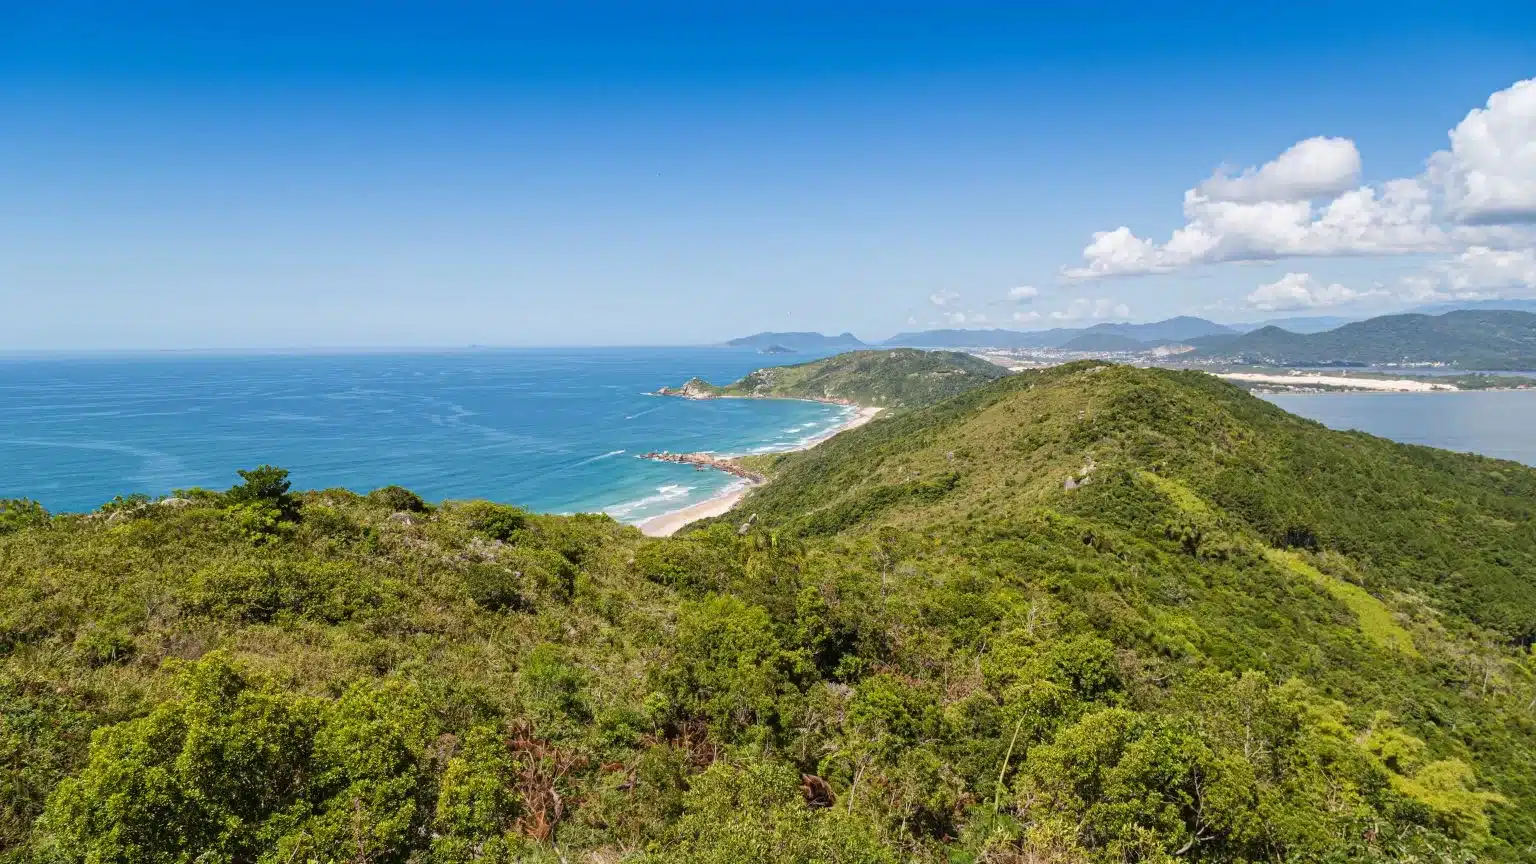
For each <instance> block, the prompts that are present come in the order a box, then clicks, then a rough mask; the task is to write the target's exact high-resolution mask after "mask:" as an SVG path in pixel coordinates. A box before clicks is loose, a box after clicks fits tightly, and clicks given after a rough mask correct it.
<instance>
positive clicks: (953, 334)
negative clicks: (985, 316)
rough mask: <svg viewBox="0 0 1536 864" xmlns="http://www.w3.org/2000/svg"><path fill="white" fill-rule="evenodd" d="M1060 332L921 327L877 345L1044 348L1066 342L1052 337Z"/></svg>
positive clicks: (898, 334)
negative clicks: (922, 328) (918, 329)
mask: <svg viewBox="0 0 1536 864" xmlns="http://www.w3.org/2000/svg"><path fill="white" fill-rule="evenodd" d="M1060 332H1061V331H1059V330H1043V331H1040V332H1035V333H1025V332H1022V331H1019V330H996V329H992V330H921V331H918V332H915V333H897V334H896V335H895V336H892V337H891V338H889V339H887V340H885V341H884V342H882V343H880V344H881V345H884V346H886V347H891V348H1047V347H1054V346H1055V345H1057V344H1060V343H1061V342H1064V341H1066V339H1058V338H1053V337H1052V334H1057V333H1060ZM1075 332H1080V331H1075ZM1067 338H1071V337H1067Z"/></svg>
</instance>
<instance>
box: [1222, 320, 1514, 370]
mask: <svg viewBox="0 0 1536 864" xmlns="http://www.w3.org/2000/svg"><path fill="white" fill-rule="evenodd" d="M1192 356H1195V357H1206V358H1228V359H1232V360H1234V361H1237V362H1243V363H1256V364H1264V365H1274V366H1324V365H1373V364H1388V363H1445V364H1448V365H1451V366H1456V367H1458V368H1461V369H1487V370H1501V369H1506V370H1507V369H1536V315H1533V314H1531V313H1529V312H1506V311H1464V312H1447V313H1445V314H1444V315H1383V316H1381V317H1379V318H1371V319H1369V320H1366V321H1356V322H1354V323H1351V324H1345V325H1344V326H1343V327H1339V328H1337V329H1335V330H1329V331H1327V332H1324V333H1312V334H1300V333H1292V332H1290V331H1288V330H1282V329H1281V328H1279V327H1264V328H1262V329H1259V330H1255V331H1253V332H1252V333H1245V334H1243V335H1242V336H1239V337H1237V338H1236V339H1231V340H1226V341H1222V342H1218V343H1216V344H1211V343H1210V342H1206V344H1203V345H1199V346H1198V351H1197V352H1196V353H1195V354H1194V355H1192Z"/></svg>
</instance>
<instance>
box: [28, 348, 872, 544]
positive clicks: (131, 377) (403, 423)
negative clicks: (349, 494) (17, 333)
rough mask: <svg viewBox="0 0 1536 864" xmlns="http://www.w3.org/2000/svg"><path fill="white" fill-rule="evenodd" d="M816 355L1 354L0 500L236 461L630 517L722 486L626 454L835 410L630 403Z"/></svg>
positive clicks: (733, 444) (138, 481)
mask: <svg viewBox="0 0 1536 864" xmlns="http://www.w3.org/2000/svg"><path fill="white" fill-rule="evenodd" d="M814 356H816V355H807V356H801V355H797V356H796V357H793V358H782V357H764V356H762V355H759V354H756V353H754V352H750V351H736V350H730V349H721V348H666V349H653V348H622V349H619V348H615V349H584V350H574V349H562V350H497V351H466V352H462V353H394V354H327V355H316V356H253V357H220V356H200V355H187V354H171V355H134V356H88V357H75V358H61V357H37V358H23V357H11V358H0V497H29V498H34V499H36V500H38V501H41V502H42V503H43V504H44V506H46V507H48V508H49V509H51V510H54V511H56V512H57V511H84V510H91V509H95V508H96V507H98V506H100V505H101V504H102V503H103V502H106V501H108V500H111V498H112V497H113V496H114V495H118V494H127V493H131V492H144V493H148V494H150V495H163V494H167V493H169V492H170V491H171V490H173V489H179V488H188V487H192V486H202V487H205V488H210V489H224V488H228V487H229V486H231V485H233V484H234V483H236V482H238V480H239V478H238V477H237V476H236V475H235V471H236V469H240V468H249V467H252V466H254V465H257V464H260V463H270V464H273V465H278V466H281V467H284V468H287V469H289V470H290V471H291V472H292V480H293V483H294V486H295V488H302V489H320V488H327V487H332V486H344V487H347V488H349V489H353V490H356V491H359V492H366V491H368V490H370V489H374V488H376V487H379V486H382V485H386V484H389V483H398V484H400V485H402V486H405V487H407V488H409V489H412V490H414V491H416V492H417V493H419V494H421V495H422V496H423V497H425V498H427V499H428V500H431V501H436V500H441V499H445V498H471V497H473V498H489V499H492V500H495V501H502V502H507V503H513V504H519V505H522V506H525V507H529V508H531V509H534V510H539V511H545V512H556V513H559V512H581V511H606V512H608V513H610V514H612V515H613V516H614V517H615V518H617V519H620V520H622V521H630V522H635V521H640V520H642V519H644V518H646V517H649V516H653V515H656V514H659V513H663V512H666V511H669V510H675V509H678V508H679V507H683V506H686V505H688V504H690V503H693V502H695V501H699V500H702V499H704V498H707V497H710V496H711V495H713V494H716V493H718V492H719V491H720V490H722V489H723V488H724V487H725V486H726V485H728V484H729V483H730V482H731V478H729V477H727V476H725V475H722V474H720V473H719V472H715V471H696V470H694V469H692V468H689V467H686V466H681V465H669V464H662V463H657V462H649V461H645V460H641V459H638V458H635V457H636V456H637V455H638V454H640V453H643V452H645V451H648V450H672V451H676V452H692V451H714V452H718V453H746V452H752V451H766V450H771V449H783V448H785V447H789V446H793V445H795V444H797V443H799V442H802V441H804V440H806V439H808V438H811V437H814V436H816V435H818V434H820V433H823V432H825V431H826V430H828V429H829V428H831V427H832V426H835V425H836V424H837V423H839V422H840V421H841V420H842V419H843V418H844V417H845V416H846V413H847V412H846V410H845V409H842V408H839V407H836V406H830V405H820V404H816V403H812V402H799V401H779V400H750V401H749V400H719V401H708V402H694V401H689V400H685V399H673V398H664V397H655V396H646V395H643V394H645V393H646V392H648V391H652V390H655V389H656V388H657V387H660V386H662V385H676V384H680V383H682V382H683V381H685V380H687V379H688V378H689V377H691V376H694V375H700V376H703V377H704V378H707V379H709V380H711V381H715V382H729V381H732V380H735V379H736V378H739V377H741V376H742V375H744V374H746V373H747V372H750V371H751V370H753V369H756V368H759V367H762V366H767V365H776V364H780V363H785V362H797V361H799V360H803V359H811V358H812V357H814Z"/></svg>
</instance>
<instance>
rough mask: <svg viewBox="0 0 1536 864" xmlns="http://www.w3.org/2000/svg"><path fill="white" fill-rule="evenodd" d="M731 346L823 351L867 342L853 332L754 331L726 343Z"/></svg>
mask: <svg viewBox="0 0 1536 864" xmlns="http://www.w3.org/2000/svg"><path fill="white" fill-rule="evenodd" d="M725 344H726V346H728V347H731V348H752V349H755V350H759V351H761V350H764V349H767V348H775V347H777V348H788V349H790V350H791V351H823V350H828V349H833V348H863V347H865V344H864V343H863V342H861V341H859V339H858V337H856V336H854V335H853V334H852V333H840V334H838V335H836V336H826V335H824V334H821V333H810V332H792V333H773V332H767V331H765V332H762V333H754V334H752V335H751V336H742V337H740V338H737V339H732V340H730V341H728V342H726V343H725Z"/></svg>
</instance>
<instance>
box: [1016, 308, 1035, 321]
mask: <svg viewBox="0 0 1536 864" xmlns="http://www.w3.org/2000/svg"><path fill="white" fill-rule="evenodd" d="M1039 320H1040V313H1039V312H1036V311H1035V310H1033V309H1030V310H1028V311H1026V312H1015V313H1013V322H1014V323H1015V324H1028V323H1030V322H1032V321H1039Z"/></svg>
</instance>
